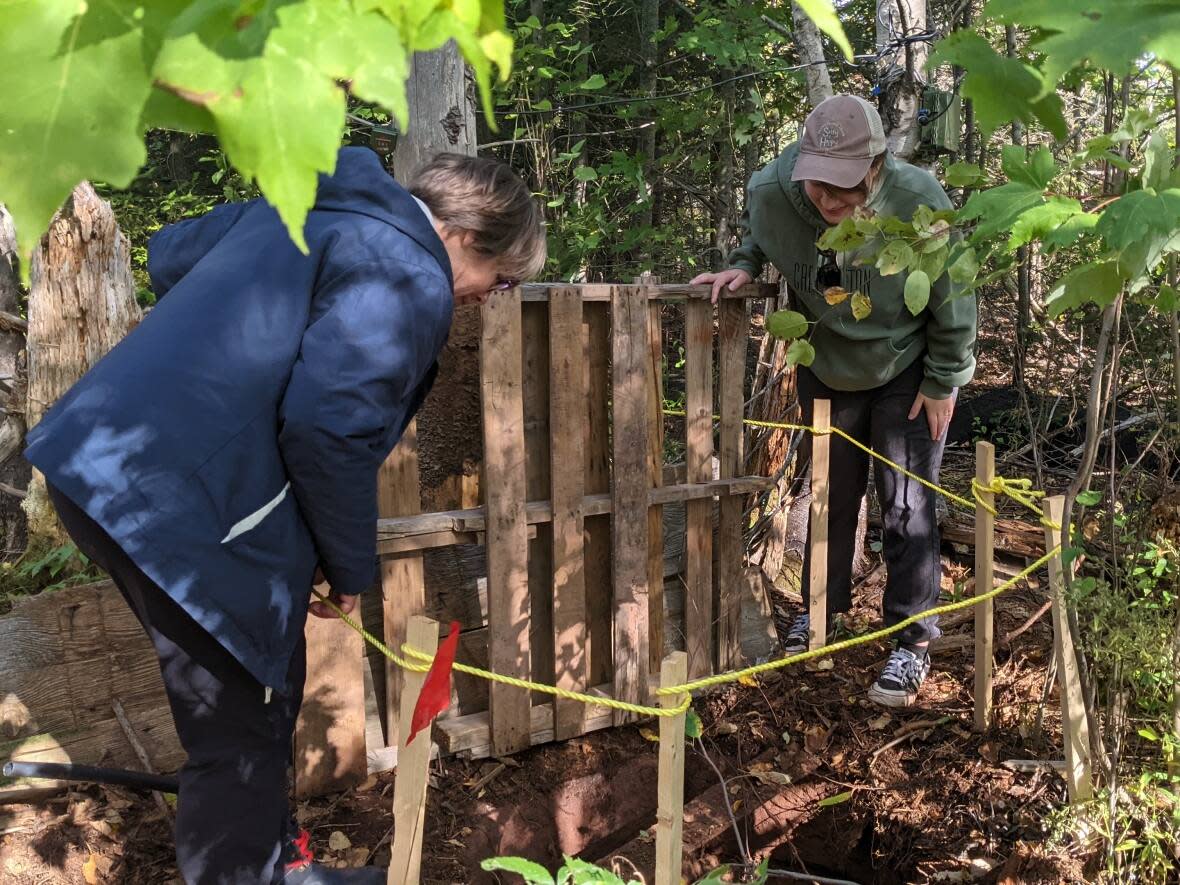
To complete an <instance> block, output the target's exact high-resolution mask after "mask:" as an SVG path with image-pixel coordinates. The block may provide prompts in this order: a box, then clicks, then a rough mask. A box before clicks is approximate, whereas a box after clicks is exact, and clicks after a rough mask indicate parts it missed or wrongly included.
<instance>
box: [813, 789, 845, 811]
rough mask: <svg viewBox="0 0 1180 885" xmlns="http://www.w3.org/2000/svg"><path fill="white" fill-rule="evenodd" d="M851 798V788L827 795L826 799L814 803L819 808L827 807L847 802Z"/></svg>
mask: <svg viewBox="0 0 1180 885" xmlns="http://www.w3.org/2000/svg"><path fill="white" fill-rule="evenodd" d="M851 798H852V790H845V791H844V792H843V793H837V794H836V795H835V796H829V797H828V798H827V799H820V800H819V802H818V803H816V804H817V805H818V806H819V807H820V808H828V807H829V806H832V805H839V804H841V803H842V802H847V801H848V800H849V799H851Z"/></svg>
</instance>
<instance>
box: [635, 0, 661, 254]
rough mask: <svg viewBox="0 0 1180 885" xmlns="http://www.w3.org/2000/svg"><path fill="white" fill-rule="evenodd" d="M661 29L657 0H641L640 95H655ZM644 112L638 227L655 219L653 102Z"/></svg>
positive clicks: (650, 225) (645, 225)
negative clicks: (642, 199) (658, 35)
mask: <svg viewBox="0 0 1180 885" xmlns="http://www.w3.org/2000/svg"><path fill="white" fill-rule="evenodd" d="M659 29H660V0H643V5H642V6H641V7H640V19H639V58H640V60H641V64H642V68H641V71H640V82H641V86H640V91H641V93H642V94H643V95H655V93H656V86H657V84H658V82H659V81H658V78H657V77H656V50H657V49H658V47H657V46H656V39H655V37H656V32H657V31H658V30H659ZM647 116H648V117H649V118H650V119H649V120H648V121H647V122H648V123H650V124H651V125H649V126H648V127H647V128H646V129H642V130H640V136H639V152H640V154H642V155H643V182H644V185H645V187H646V189H647V193H646V194H645V195H644V196H645V197H646V200H645V201H644V204H643V211H642V212H640V213H639V217H638V219H637V221H638V222H639V226H640V227H646V228H651V227H652V226H653V224H654V223H655V212H654V208H655V188H656V186H657V185H656V182H657V180H658V176H657V175H656V134H657V133H656V125H655V121H656V118H657V117H658V110H657V108H656V105H655V104H654V103H653V104H651V105H649V106H648V111H647ZM639 259H640V262H641V264H642V265H643V267H645V268H647V269H649V270H650V269H651V268H652V265H653V261H654V260H655V256H654V255H652V254H651V252H649V251H647V250H646V249H645V250H644V251H643V252H642V253H641V254H640V256H639Z"/></svg>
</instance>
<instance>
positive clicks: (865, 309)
mask: <svg viewBox="0 0 1180 885" xmlns="http://www.w3.org/2000/svg"><path fill="white" fill-rule="evenodd" d="M872 312H873V302H872V299H870V298H869V296H868V295H866V294H864V293H863V292H854V293H853V294H852V318H853V319H854V320H856V321H857V322H858V323H859V322H860V321H861V320H863V319H864V318H865V317H867V316H868V315H869V314H871V313H872Z"/></svg>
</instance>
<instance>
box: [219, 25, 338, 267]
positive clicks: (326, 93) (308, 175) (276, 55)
mask: <svg viewBox="0 0 1180 885" xmlns="http://www.w3.org/2000/svg"><path fill="white" fill-rule="evenodd" d="M209 111H210V113H212V114H213V118H214V119H215V120H216V121H217V133H218V136H219V137H220V139H221V143H222V144H223V145H224V146H225V152H226V154H227V155H228V156H229V158H230V160H231V161H232V162H233V164H234V166H235V167H237V169H238V171H239V172H241V173H242V175H243V176H245V177H246V178H248V179H251V180H253V181H256V182H258V187H259V189H261V191H262V192H263V194H265V195H266V199H267V202H269V203H270V204H271V205H272V206H274V207H275V209H276V211H278V213H279V217H280V218H282V219H283V223H284V224H286V226H287V231H288V233H289V234H290V235H291V239H292V240H293V241H294V242H295V245H297V246H298V247H299V249H300V250H301V251H303V252H306V251H307V243H306V241H305V240H304V238H303V223H304V221H305V220H306V218H307V213H308V211H309V210H310V209H311V207H312V205H313V204H314V203H315V195H316V186H317V184H318V174H319V173H321V172H323V173H325V174H330V173H331V172H332V171H333V170H334V169H335V168H336V153H337V151H338V150H339V147H340V131H341V129H342V128H343V127H344V112H345V100H344V92H343V91H342V90H341V89H340V88H339V87H337V86H336V84H335V83H334V82H333V81H332V80H330V79H328V78H326V77H324V75H323V74H322V73H321V72H320V71H318V70H316V68H315V67H313V66H312V65H311V64H310V63H308V62H306V61H302V60H300V59H297V58H294V57H292V56H290V55H287V54H285V53H283V52H281V51H275V52H271V51H270V50H269V47H268V51H267V52H266V53H265V54H264V55H263V57H262V58H261V59H259V60H257V61H256V62H254V63H252V64H251V65H250V67H249V71H248V73H247V75H246V77H245V78H244V79H243V80H242V84H241V86H240V87H239V89H238V90H235V91H234V92H232V93H230V94H228V95H225V96H221V97H219V98H218V99H217V100H215V101H213V102H210V104H209Z"/></svg>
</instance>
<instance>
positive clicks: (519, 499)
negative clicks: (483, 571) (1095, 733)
mask: <svg viewBox="0 0 1180 885" xmlns="http://www.w3.org/2000/svg"><path fill="white" fill-rule="evenodd" d="M483 312H484V313H483V341H482V343H481V347H480V389H481V394H482V399H483V434H484V476H485V478H486V486H485V487H486V490H487V562H488V627H489V629H490V636H491V638H490V648H489V654H488V660H489V664H490V665H491V669H492V670H494V671H496V672H497V673H504V674H507V675H510V676H518V677H520V678H522V679H527V678H529V676H530V675H531V673H532V665H531V659H530V648H529V620H530V604H529V603H530V599H529V585H528V523H527V521H526V515H525V506H524V505H525V463H524V460H525V434H524V402H523V391H522V389H521V387H522V384H521V359H522V355H521V315H520V293H519V290H514V291H512V292H505V293H503V294H502V295H501V296H500V297H498V298H494V299H492V300H491V301H489V302H488V303H487V304H485V305H484V307H483ZM490 704H491V709H490V716H491V723H492V744H493V746H494V747H495V748H496V752H498V753H514V752H516V751H517V750H523V749H524V748H525V747H527V746H528V745H529V732H528V715H529V696H528V692H525V691H522V690H520V689H518V688H513V687H511V686H506V685H501V684H494V685H492V687H491V697H490Z"/></svg>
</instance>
